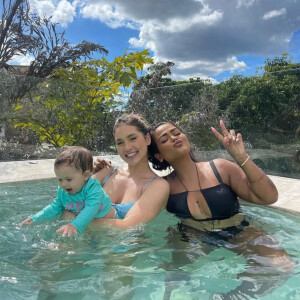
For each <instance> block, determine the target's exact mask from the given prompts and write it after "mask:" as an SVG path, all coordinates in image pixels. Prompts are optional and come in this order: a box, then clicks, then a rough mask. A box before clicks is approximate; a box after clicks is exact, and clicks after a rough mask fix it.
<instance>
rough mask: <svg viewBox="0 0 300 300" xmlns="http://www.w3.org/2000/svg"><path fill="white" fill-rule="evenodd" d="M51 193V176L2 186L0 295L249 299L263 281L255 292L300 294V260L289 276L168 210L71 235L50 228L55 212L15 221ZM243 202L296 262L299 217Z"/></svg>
mask: <svg viewBox="0 0 300 300" xmlns="http://www.w3.org/2000/svg"><path fill="white" fill-rule="evenodd" d="M55 193H56V182H55V181H54V180H52V181H38V182H31V183H18V184H5V185H0V205H1V210H0V244H1V248H0V257H1V258H0V270H1V271H0V272H1V273H0V290H1V293H2V296H1V299H72V300H76V299H136V300H140V299H249V297H248V296H246V295H245V294H247V293H248V292H247V291H250V290H251V289H257V290H260V287H261V286H264V288H268V287H269V289H267V292H266V294H265V293H261V294H260V296H259V297H258V298H259V299H299V297H300V288H299V282H300V272H299V271H300V269H299V266H297V267H296V268H295V269H294V270H293V274H292V275H290V274H289V276H288V277H287V276H286V275H287V274H286V273H284V272H281V271H280V270H277V272H274V268H268V261H267V258H266V257H262V256H259V255H258V256H255V257H254V256H252V257H250V255H249V256H248V257H246V256H245V255H241V254H239V253H238V251H237V249H235V247H237V244H235V245H234V244H230V243H227V244H224V240H222V239H219V240H218V239H217V240H216V241H217V243H211V242H208V239H211V238H212V236H207V235H200V234H197V235H195V233H194V232H190V231H186V232H185V235H184V236H183V235H182V232H180V231H179V230H178V228H177V223H178V220H177V219H176V218H175V217H173V216H172V215H171V214H169V213H167V212H162V213H161V214H160V215H159V216H158V217H157V218H156V219H155V220H153V221H151V222H150V223H149V224H147V225H146V226H145V227H143V226H140V227H137V228H135V229H132V230H128V231H125V232H121V231H118V230H114V229H109V230H108V229H103V230H101V231H99V232H97V233H91V232H86V233H85V234H83V235H81V236H78V237H74V238H70V239H63V238H62V237H60V236H58V235H57V234H56V233H55V231H56V229H57V228H59V227H60V226H61V223H62V222H63V221H61V220H59V219H54V220H51V221H48V222H45V223H43V224H39V225H35V226H33V227H31V228H21V229H20V228H19V227H18V223H19V222H20V221H21V220H23V219H24V218H25V217H27V216H28V215H30V214H32V213H34V212H36V211H38V210H39V209H41V208H43V207H44V206H45V205H46V204H47V203H49V202H51V201H52V199H53V197H54V196H55ZM243 209H244V210H245V211H246V214H247V215H248V218H249V219H250V220H251V223H253V224H254V225H255V226H257V227H259V228H261V229H264V230H265V231H266V232H267V233H269V234H270V236H272V237H273V238H276V240H277V241H278V242H279V243H280V245H281V246H283V247H284V248H285V250H286V251H287V252H288V253H289V254H290V255H291V256H292V260H293V261H294V262H299V261H300V252H299V248H300V241H299V239H298V237H299V234H300V226H299V225H300V217H299V216H297V215H291V214H287V213H282V212H278V211H275V210H271V209H265V208H262V207H257V206H245V207H243ZM253 241H255V243H260V240H259V239H256V240H254V239H253ZM222 243H223V244H222ZM253 243H254V242H253ZM270 243H271V244H272V239H271V240H270ZM239 246H240V247H242V245H241V244H240V245H239ZM274 285H275V286H274ZM233 291H236V292H233ZM249 293H250V292H249ZM232 297H236V298H232ZM297 297H298V298H297Z"/></svg>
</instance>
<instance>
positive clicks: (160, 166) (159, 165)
mask: <svg viewBox="0 0 300 300" xmlns="http://www.w3.org/2000/svg"><path fill="white" fill-rule="evenodd" d="M164 124H171V125H173V126H174V127H176V128H178V129H179V130H180V131H181V132H183V130H182V129H181V128H180V127H179V126H177V125H176V124H175V123H174V122H172V121H165V122H160V123H158V124H156V125H155V126H153V127H152V128H151V130H150V136H151V144H150V146H149V147H148V149H149V150H148V159H149V161H150V162H151V163H152V166H153V169H155V170H158V171H162V170H166V169H167V168H171V165H170V164H169V163H168V162H167V161H166V160H165V159H164V160H163V161H159V160H158V159H157V158H156V157H155V154H158V153H159V151H158V148H157V144H156V141H155V139H154V131H155V130H156V129H157V128H158V127H160V126H162V125H164ZM183 133H184V132H183ZM184 134H185V133H184ZM190 157H191V159H192V160H193V161H194V162H197V161H198V160H197V159H196V157H195V155H194V153H193V151H192V150H190Z"/></svg>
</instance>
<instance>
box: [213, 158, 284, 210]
mask: <svg viewBox="0 0 300 300" xmlns="http://www.w3.org/2000/svg"><path fill="white" fill-rule="evenodd" d="M215 163H216V166H217V168H218V169H219V170H220V172H221V173H223V174H224V173H225V174H226V175H227V176H228V178H229V182H230V187H231V188H232V190H233V191H234V192H235V193H236V194H237V196H238V197H239V198H241V199H243V200H245V201H248V202H250V203H255V204H261V205H269V204H273V203H275V202H276V201H277V199H278V191H277V188H276V186H275V185H274V183H273V182H272V180H271V179H270V178H269V177H268V176H267V175H266V174H265V173H264V172H263V171H262V170H261V169H260V168H259V167H258V166H257V165H256V164H255V163H254V162H253V161H252V160H251V159H249V160H248V161H247V168H246V164H245V165H244V166H243V167H239V166H238V165H237V164H235V163H233V162H230V161H228V160H225V159H217V160H215ZM243 169H244V170H243Z"/></svg>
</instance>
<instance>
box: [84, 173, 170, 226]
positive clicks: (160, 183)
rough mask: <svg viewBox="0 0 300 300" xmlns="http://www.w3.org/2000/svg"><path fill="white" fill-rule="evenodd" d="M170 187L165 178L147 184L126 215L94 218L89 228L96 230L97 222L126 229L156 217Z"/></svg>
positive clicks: (165, 202) (165, 200)
mask: <svg viewBox="0 0 300 300" xmlns="http://www.w3.org/2000/svg"><path fill="white" fill-rule="evenodd" d="M169 192H170V187H169V184H168V182H167V181H166V180H164V179H162V178H159V179H156V180H154V181H153V182H152V183H151V184H149V185H148V187H147V188H146V190H145V191H144V193H143V194H142V195H141V197H140V198H139V199H138V200H137V201H136V203H135V204H134V205H133V206H132V208H131V209H130V211H129V212H128V213H127V215H126V217H125V218H124V219H122V220H120V219H96V220H93V222H92V223H91V225H90V226H89V228H91V229H92V230H97V228H99V224H102V225H104V226H109V227H110V226H111V227H117V228H120V229H127V228H130V227H134V226H136V225H139V224H141V223H146V222H148V221H150V220H151V219H153V218H154V217H156V216H157V215H158V213H159V211H160V210H161V209H164V208H165V207H166V205H167V201H168V197H169Z"/></svg>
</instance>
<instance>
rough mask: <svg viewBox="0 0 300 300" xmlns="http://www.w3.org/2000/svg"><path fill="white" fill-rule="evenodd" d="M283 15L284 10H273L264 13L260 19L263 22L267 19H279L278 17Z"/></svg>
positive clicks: (284, 13)
mask: <svg viewBox="0 0 300 300" xmlns="http://www.w3.org/2000/svg"><path fill="white" fill-rule="evenodd" d="M283 15H286V9H285V8H281V9H274V10H271V11H268V12H266V13H265V14H264V15H263V17H262V19H263V20H269V19H272V18H276V17H280V16H283Z"/></svg>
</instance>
